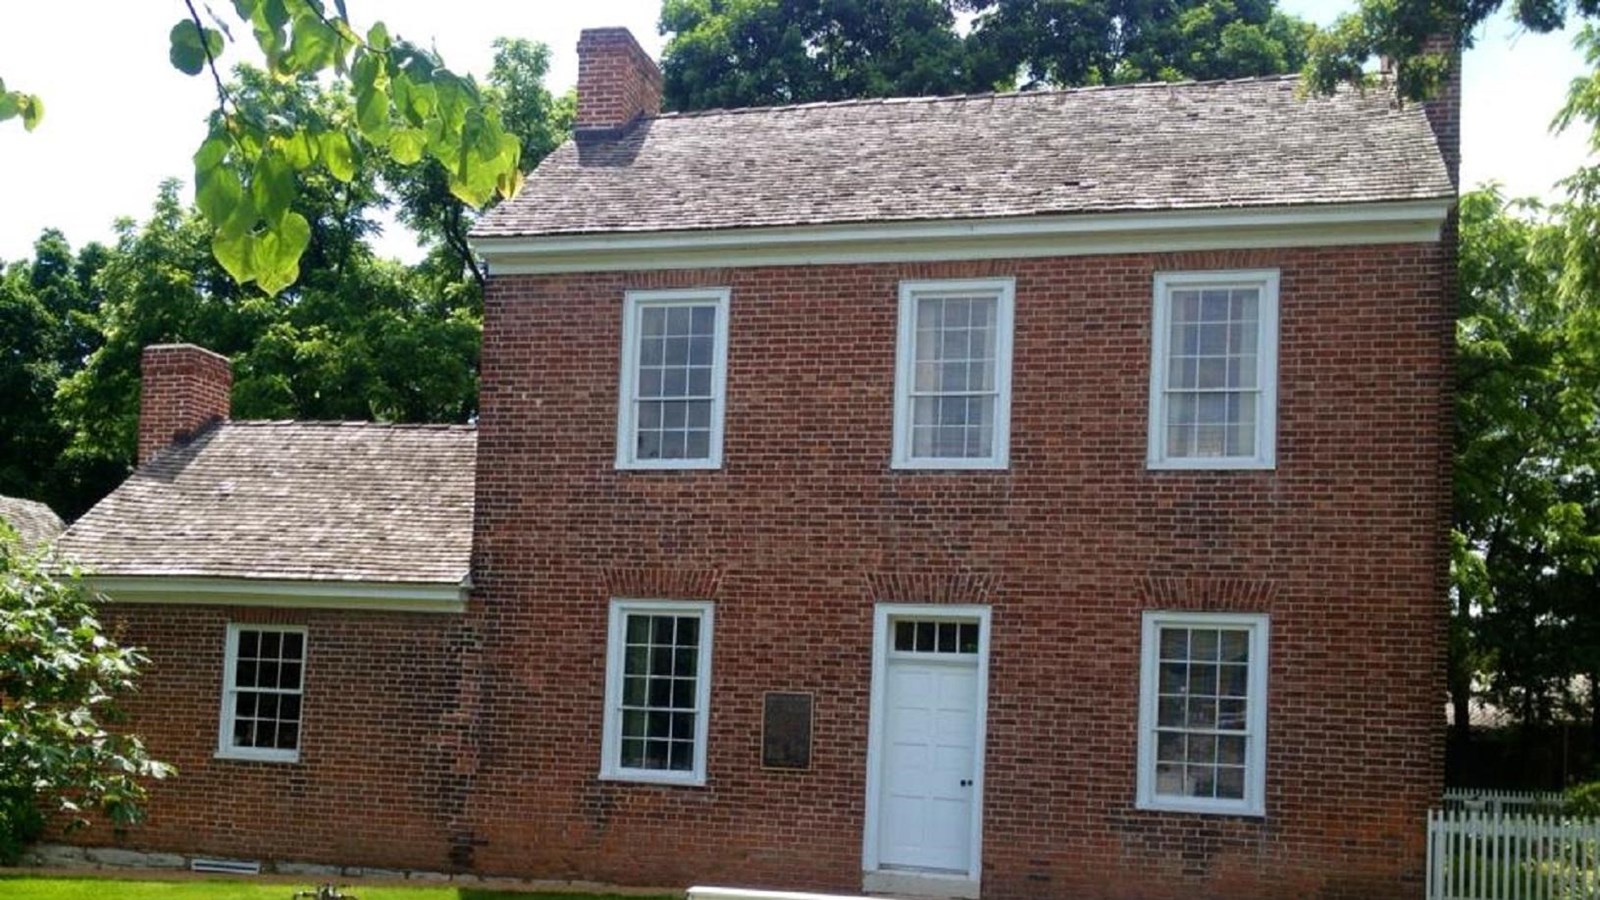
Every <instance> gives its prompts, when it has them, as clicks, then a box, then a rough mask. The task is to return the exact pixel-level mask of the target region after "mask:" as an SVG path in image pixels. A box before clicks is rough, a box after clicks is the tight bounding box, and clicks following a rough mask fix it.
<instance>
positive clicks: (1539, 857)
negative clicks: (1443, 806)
mask: <svg viewBox="0 0 1600 900" xmlns="http://www.w3.org/2000/svg"><path fill="white" fill-rule="evenodd" d="M1427 889H1428V892H1427V898H1428V900H1595V898H1600V821H1595V820H1590V819H1568V818H1562V817H1558V816H1549V815H1536V814H1527V815H1494V814H1488V813H1483V812H1479V811H1472V810H1444V811H1439V810H1434V811H1430V812H1429V813H1428V878H1427Z"/></svg>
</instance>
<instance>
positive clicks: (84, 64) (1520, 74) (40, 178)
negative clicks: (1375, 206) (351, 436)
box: [0, 0, 1586, 260]
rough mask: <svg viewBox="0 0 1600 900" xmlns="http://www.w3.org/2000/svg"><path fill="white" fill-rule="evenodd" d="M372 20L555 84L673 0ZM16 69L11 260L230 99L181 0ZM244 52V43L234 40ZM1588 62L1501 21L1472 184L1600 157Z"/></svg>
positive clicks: (140, 173)
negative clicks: (26, 118)
mask: <svg viewBox="0 0 1600 900" xmlns="http://www.w3.org/2000/svg"><path fill="white" fill-rule="evenodd" d="M1280 3H1281V4H1282V5H1283V7H1284V8H1285V9H1287V10H1289V11H1290V12H1294V13H1296V14H1298V15H1301V16H1305V17H1307V18H1310V19H1313V20H1315V21H1318V22H1327V21H1330V20H1331V19H1332V18H1333V17H1334V16H1335V15H1337V14H1338V13H1339V12H1340V11H1342V10H1343V9H1345V8H1347V7H1348V6H1349V2H1348V0H1280ZM349 5H350V7H352V9H351V13H352V16H353V17H354V18H355V19H356V20H357V22H358V24H359V23H362V22H366V21H370V20H371V19H373V18H381V19H383V20H384V22H386V23H387V24H388V25H389V30H390V32H391V33H395V34H399V35H402V36H404V37H407V38H409V39H411V40H416V41H421V42H432V43H433V44H434V45H435V46H436V47H437V49H438V50H439V51H440V52H441V53H442V54H443V56H444V58H445V61H446V62H447V63H448V64H449V65H450V66H451V67H452V68H455V69H457V70H458V71H459V70H465V71H470V72H475V73H478V74H480V75H481V74H482V73H484V72H485V71H487V69H488V67H489V61H490V56H491V49H490V42H491V41H492V40H493V39H494V38H496V37H498V36H501V35H513V36H522V37H528V38H533V39H535V40H540V41H544V42H545V43H547V44H549V45H550V47H551V49H552V52H553V66H552V69H553V70H552V73H551V79H550V81H551V84H552V87H554V88H556V89H557V90H562V89H565V88H566V87H567V86H569V85H571V84H572V83H573V81H574V80H575V79H576V77H577V60H576V58H575V55H574V49H573V48H574V46H575V45H576V43H577V40H578V32H579V30H580V29H582V28H585V27H594V26H601V25H623V26H626V27H628V28H630V29H631V30H632V31H633V33H634V34H635V35H636V36H638V38H639V40H640V42H641V43H642V44H643V45H644V47H645V49H646V50H648V51H650V52H651V53H652V54H656V55H659V53H660V49H661V44H662V38H661V37H660V36H659V35H657V34H656V28H655V25H656V16H657V12H658V11H659V9H660V2H659V0H583V2H581V3H569V2H557V0H520V2H509V0H448V2H446V0H382V2H381V3H380V2H378V0H350V3H349ZM7 7H8V8H7V9H6V10H5V13H4V28H0V78H4V79H5V81H6V84H7V86H8V87H9V88H11V89H20V90H24V91H28V92H30V93H35V94H39V95H41V96H42V97H43V98H44V102H45V109H46V116H45V121H44V123H43V124H42V125H41V126H40V127H39V129H38V130H37V131H35V132H33V133H32V134H28V133H25V132H24V131H23V130H22V128H21V127H20V126H19V125H18V123H17V122H16V120H12V121H9V122H6V123H5V124H3V125H0V260H4V259H18V258H21V257H24V256H27V255H28V254H29V253H30V249H31V246H32V243H33V240H34V238H35V237H37V236H38V234H39V231H40V230H41V229H43V228H47V227H54V228H59V229H61V230H62V231H63V232H65V233H66V235H67V237H68V239H69V240H70V241H71V242H72V243H73V245H74V246H80V245H82V244H84V243H86V242H88V241H91V240H101V241H104V240H109V239H110V237H111V235H112V223H113V222H114V221H115V220H116V219H117V218H118V217H121V216H134V217H143V216H144V215H145V214H146V213H147V212H148V209H149V206H150V202H151V200H152V199H153V198H154V195H155V189H156V185H157V184H158V183H159V182H160V181H161V180H162V179H163V178H166V177H174V176H175V177H186V176H187V175H188V172H189V156H190V154H191V153H192V152H193V151H194V148H195V147H196V146H197V145H198V143H199V140H200V138H201V136H202V135H203V133H204V120H205V116H206V114H207V113H208V112H209V111H210V109H211V105H212V104H213V103H214V102H215V97H214V95H213V94H212V92H211V87H210V84H209V82H208V81H206V80H204V79H201V78H189V77H186V76H184V75H182V74H180V73H179V72H177V71H176V70H174V69H173V68H172V67H171V66H170V65H169V64H168V62H167V32H168V31H169V30H170V28H171V27H172V24H173V23H174V22H176V21H177V20H178V18H179V16H180V15H181V14H182V12H183V6H182V4H181V3H179V2H178V0H139V2H136V3H134V2H117V0H52V2H48V3H17V4H7ZM230 50H231V51H232V52H235V53H237V52H239V51H238V50H237V49H236V48H230ZM1582 71H1583V61H1582V59H1581V57H1580V56H1579V55H1578V54H1577V52H1576V51H1574V50H1573V49H1572V48H1571V43H1570V34H1557V35H1534V34H1528V33H1524V32H1520V31H1519V30H1518V29H1516V28H1514V27H1513V26H1511V25H1510V24H1509V23H1508V22H1507V21H1505V20H1504V19H1499V20H1496V21H1493V22H1491V23H1489V24H1488V25H1486V26H1485V28H1484V30H1483V32H1482V33H1481V34H1480V36H1479V41H1478V46H1477V47H1476V48H1474V49H1473V50H1471V51H1469V53H1468V54H1467V58H1466V62H1465V65H1464V85H1463V95H1464V101H1463V107H1464V108H1463V115H1462V144H1463V151H1462V157H1463V160H1462V168H1463V179H1464V181H1465V183H1466V184H1468V185H1475V184H1477V183H1479V182H1482V181H1486V180H1490V179H1493V180H1496V181H1499V182H1501V183H1502V184H1503V185H1505V187H1506V189H1507V190H1508V191H1509V192H1511V193H1515V194H1539V195H1545V196H1554V193H1553V187H1552V186H1553V183H1554V182H1555V181H1556V179H1558V178H1560V177H1561V176H1563V175H1565V174H1567V173H1568V172H1570V171H1571V170H1572V169H1573V168H1575V167H1576V166H1577V165H1578V164H1579V163H1580V162H1582V160H1583V158H1584V153H1585V149H1586V144H1585V141H1586V135H1583V134H1576V133H1574V134H1568V135H1564V136H1561V137H1552V136H1551V135H1550V134H1549V132H1548V125H1549V122H1550V120H1551V118H1552V117H1553V116H1554V115H1555V112H1556V110H1557V109H1558V108H1559V107H1560V105H1561V100H1562V97H1563V96H1564V94H1565V90H1566V85H1567V84H1568V83H1569V82H1570V81H1571V79H1572V78H1574V77H1576V76H1577V75H1579V74H1580V73H1581V72H1582ZM381 250H382V251H383V252H385V253H388V254H391V255H398V256H401V257H404V258H414V257H415V256H416V255H417V253H416V249H415V246H414V242H413V241H411V240H410V239H409V238H408V236H407V235H405V234H404V232H403V230H402V229H398V228H390V233H389V234H388V235H387V237H386V238H385V240H384V241H383V244H382V247H381Z"/></svg>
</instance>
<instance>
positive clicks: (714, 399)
mask: <svg viewBox="0 0 1600 900" xmlns="http://www.w3.org/2000/svg"><path fill="white" fill-rule="evenodd" d="M727 336H728V291H727V290H726V289H711V290H692V291H631V292H629V293H628V296H627V301H626V302H625V303H624V312H623V323H622V384H621V389H620V391H619V392H618V396H619V397H620V398H621V411H620V414H619V416H618V421H617V467H618V468H621V469H716V468H719V467H721V465H722V406H723V391H724V385H725V381H726V375H725V373H726V371H727V360H728V337H727Z"/></svg>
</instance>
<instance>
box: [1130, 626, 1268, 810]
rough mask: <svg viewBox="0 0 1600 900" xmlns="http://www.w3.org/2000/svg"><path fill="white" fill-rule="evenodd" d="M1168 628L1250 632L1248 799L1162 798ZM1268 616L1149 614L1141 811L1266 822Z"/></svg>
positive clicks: (1142, 680) (1142, 678) (1143, 672)
mask: <svg viewBox="0 0 1600 900" xmlns="http://www.w3.org/2000/svg"><path fill="white" fill-rule="evenodd" d="M1162 626H1173V627H1177V628H1234V629H1237V628H1245V629H1248V630H1249V631H1250V673H1249V688H1248V690H1249V692H1250V696H1249V697H1248V698H1247V702H1248V705H1249V708H1248V711H1247V712H1246V722H1247V725H1248V729H1249V730H1248V737H1247V741H1248V747H1247V749H1246V754H1245V777H1244V797H1243V798H1242V799H1239V800H1233V799H1223V798H1205V797H1174V796H1164V795H1160V794H1157V793H1156V790H1155V787H1156V785H1155V780H1156V698H1157V694H1158V684H1159V678H1160V672H1159V668H1160V662H1159V660H1160V656H1161V641H1160V629H1161V628H1162ZM1268 638H1269V623H1268V616H1267V615H1266V614H1264V613H1202V612H1169V611H1149V612H1146V613H1144V630H1143V637H1142V642H1143V643H1142V649H1141V657H1140V664H1139V756H1138V766H1139V773H1138V786H1137V797H1136V800H1135V804H1134V805H1135V806H1136V807H1137V808H1139V809H1148V810H1164V811H1171V812H1192V813H1214V814H1218V815H1236V816H1265V815H1266V812H1267V809H1266V788H1267V671H1268V659H1267V647H1268V644H1269V643H1270V641H1269V639H1268Z"/></svg>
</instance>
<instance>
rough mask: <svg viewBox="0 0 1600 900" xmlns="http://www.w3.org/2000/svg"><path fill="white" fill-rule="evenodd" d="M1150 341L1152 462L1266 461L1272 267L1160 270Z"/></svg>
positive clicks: (1272, 396)
mask: <svg viewBox="0 0 1600 900" xmlns="http://www.w3.org/2000/svg"><path fill="white" fill-rule="evenodd" d="M1150 343H1151V364H1150V448H1149V464H1150V466H1151V467H1152V468H1166V469H1270V468H1272V467H1273V465H1274V443H1275V433H1276V424H1277V394H1278V392H1277V378H1278V273H1277V272H1276V271H1253V272H1166V273H1161V274H1158V275H1157V276H1156V283H1155V318H1154V328H1153V329H1152V336H1151V342H1150Z"/></svg>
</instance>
